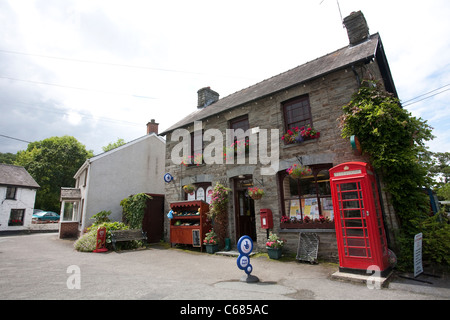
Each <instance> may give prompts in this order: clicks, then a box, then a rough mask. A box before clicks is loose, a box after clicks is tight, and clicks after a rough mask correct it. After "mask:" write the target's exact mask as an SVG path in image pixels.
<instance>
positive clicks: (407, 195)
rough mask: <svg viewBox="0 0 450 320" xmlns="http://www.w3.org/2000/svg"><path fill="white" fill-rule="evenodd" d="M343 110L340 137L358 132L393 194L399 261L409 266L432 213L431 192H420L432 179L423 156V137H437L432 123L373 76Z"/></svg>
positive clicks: (362, 143) (427, 139)
mask: <svg viewBox="0 0 450 320" xmlns="http://www.w3.org/2000/svg"><path fill="white" fill-rule="evenodd" d="M343 110H344V114H343V115H342V116H341V117H340V118H339V119H338V120H339V121H340V127H341V129H342V137H344V138H350V136H352V135H355V136H357V137H358V139H359V141H360V143H361V147H362V150H363V152H364V153H366V154H368V155H369V156H370V161H371V163H372V165H373V167H374V169H375V170H376V171H377V173H379V174H380V175H381V176H382V178H383V181H384V183H385V185H386V189H387V191H388V192H389V193H390V194H391V196H392V205H393V207H394V209H395V212H396V214H397V216H398V218H399V220H400V224H401V226H400V234H399V235H397V237H396V238H397V239H396V240H398V247H399V249H400V252H399V253H400V254H399V262H403V263H404V264H406V265H408V264H410V263H411V262H412V258H411V257H412V250H413V245H412V243H413V239H414V234H416V233H418V228H417V222H418V221H422V220H424V219H425V218H426V217H427V214H428V212H429V203H427V196H426V195H425V194H424V193H423V192H422V191H421V187H425V186H427V185H428V184H429V182H430V181H429V180H428V178H427V171H428V167H427V166H426V165H425V164H424V163H423V162H421V161H419V159H420V156H421V154H422V153H424V152H425V151H426V146H425V142H426V141H429V140H431V139H433V135H432V128H431V127H430V126H429V125H428V124H427V122H426V121H424V120H422V119H421V118H419V119H418V118H415V117H413V116H412V115H411V113H409V112H408V111H407V110H406V109H404V108H402V106H401V104H400V101H399V100H398V99H397V98H396V97H394V96H393V95H392V94H390V93H388V92H386V91H385V90H383V89H382V88H381V86H380V85H379V84H378V83H376V82H373V81H366V82H364V83H363V84H362V86H361V87H360V89H359V91H358V92H357V93H355V94H354V95H353V97H352V100H351V101H350V103H348V104H347V105H346V106H344V107H343Z"/></svg>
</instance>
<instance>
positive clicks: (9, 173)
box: [0, 163, 40, 189]
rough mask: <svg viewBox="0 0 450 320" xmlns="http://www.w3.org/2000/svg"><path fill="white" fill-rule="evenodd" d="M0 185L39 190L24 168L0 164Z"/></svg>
mask: <svg viewBox="0 0 450 320" xmlns="http://www.w3.org/2000/svg"><path fill="white" fill-rule="evenodd" d="M0 185H7V186H14V187H25V188H36V189H37V188H40V186H39V185H38V184H37V182H36V181H35V180H34V179H33V177H32V176H31V175H30V174H29V173H28V171H27V170H26V169H25V168H24V167H19V166H14V165H12V164H3V163H0Z"/></svg>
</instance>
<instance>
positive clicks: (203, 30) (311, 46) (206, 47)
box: [0, 0, 450, 152]
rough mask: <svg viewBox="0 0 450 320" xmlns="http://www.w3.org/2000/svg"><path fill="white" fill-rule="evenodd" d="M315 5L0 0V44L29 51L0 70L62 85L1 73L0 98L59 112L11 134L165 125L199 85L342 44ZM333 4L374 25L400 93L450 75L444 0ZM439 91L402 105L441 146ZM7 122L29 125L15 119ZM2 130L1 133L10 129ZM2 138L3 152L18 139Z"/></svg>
mask: <svg viewBox="0 0 450 320" xmlns="http://www.w3.org/2000/svg"><path fill="white" fill-rule="evenodd" d="M320 3H321V1H320V0H317V1H308V2H305V1H301V2H300V1H294V0H286V1H282V2H277V3H275V2H273V1H267V0H260V1H255V0H246V1H237V0H230V1H226V2H217V1H207V0H192V1H181V0H170V1H144V0H129V1H126V2H125V1H123V0H108V1H107V0H91V1H82V0H66V1H59V0H35V1H28V0H27V1H25V0H10V1H7V0H0V9H1V10H0V17H1V18H2V21H4V26H2V29H1V30H0V36H1V37H2V39H3V40H4V41H3V45H2V46H0V50H9V51H17V52H23V53H28V54H31V55H19V54H11V53H10V54H7V53H2V52H1V51H0V66H1V67H2V69H1V70H2V71H0V76H10V77H14V78H17V79H24V80H33V81H36V82H46V83H53V84H59V85H61V86H60V87H57V86H49V85H42V84H41V85H38V84H31V83H28V84H27V83H19V82H17V81H4V79H0V81H1V84H2V85H6V86H7V88H8V89H9V90H4V91H2V90H0V102H3V101H5V100H7V99H9V100H11V99H17V101H22V102H26V103H28V104H29V105H35V106H36V105H39V106H40V107H41V108H48V109H51V108H57V111H58V110H59V112H60V113H56V112H49V113H48V114H51V115H52V117H51V120H52V126H51V127H50V126H45V123H46V119H45V118H41V117H39V116H40V112H37V113H36V117H34V120H33V121H34V123H33V125H37V126H40V128H41V130H40V131H39V133H38V134H35V132H37V131H34V130H31V129H30V131H27V130H21V132H20V133H21V134H23V135H24V136H21V138H23V139H25V140H27V139H31V140H33V139H36V138H38V139H43V138H45V137H46V135H47V136H51V135H63V134H71V135H74V136H75V137H76V138H77V139H80V140H83V143H85V144H86V146H87V147H88V149H94V150H95V151H96V152H99V151H101V146H104V145H106V144H108V143H109V142H112V141H115V140H117V138H118V137H120V138H124V139H125V140H126V141H129V140H132V139H134V138H137V137H139V136H141V135H143V134H145V124H146V123H147V122H148V121H149V120H150V119H156V121H157V122H159V123H160V130H163V129H165V128H167V127H169V126H170V125H172V124H173V123H175V122H176V121H178V120H179V119H181V118H182V117H183V116H185V115H187V114H189V113H191V112H192V111H194V110H195V108H196V100H197V90H198V89H200V88H202V87H205V86H211V87H212V88H213V89H214V90H216V91H218V92H219V93H220V95H221V97H224V96H226V95H229V94H231V93H233V92H235V91H238V90H241V89H243V88H246V87H248V86H250V85H252V84H255V83H256V82H259V81H262V80H264V79H266V78H269V77H272V76H274V75H276V74H279V73H281V72H284V71H286V70H288V69H291V68H294V67H296V66H298V65H300V64H303V63H305V62H306V61H309V60H312V59H315V58H317V57H319V56H322V55H324V54H327V53H329V52H332V51H334V50H336V49H338V48H341V47H343V46H345V45H347V43H348V40H347V34H346V30H345V29H344V28H343V27H342V24H341V21H340V15H339V11H338V6H337V3H336V1H334V0H325V1H324V2H322V4H320ZM319 4H320V5H319ZM339 4H340V8H341V11H342V15H343V16H347V15H348V14H349V13H350V12H352V11H356V10H362V11H363V13H364V15H365V17H366V20H367V21H368V24H369V27H370V31H371V32H372V33H374V32H380V34H381V37H382V40H383V44H384V47H385V51H386V54H387V57H388V60H389V64H390V67H391V71H392V74H393V77H394V81H395V84H396V87H397V89H398V92H399V95H400V98H401V99H403V100H405V99H410V98H413V97H415V96H417V95H420V94H423V93H425V92H428V91H430V90H433V89H435V88H437V87H439V86H442V85H445V84H447V83H450V76H449V75H450V72H448V68H449V67H450V65H449V63H448V59H447V57H448V56H449V55H450V40H449V38H448V36H447V31H448V30H450V20H449V19H448V18H447V17H448V16H450V5H449V4H448V1H445V0H440V1H438V0H430V1H427V2H426V3H424V2H422V1H418V0H413V1H408V2H404V1H387V0H379V1H376V2H373V1H372V2H369V1H356V0H339ZM35 54H38V55H41V56H36V55H35ZM42 55H45V56H48V57H47V58H45V57H42ZM50 57H62V58H65V59H54V58H50ZM76 60H84V61H94V62H95V61H98V62H101V63H106V64H100V63H86V62H82V61H76ZM113 64H115V65H113ZM124 65H128V66H141V68H139V67H138V68H132V67H125V66H124ZM156 69H164V70H170V71H162V70H159V71H158V70H156ZM68 87H76V88H84V89H87V90H77V89H73V88H68ZM8 91H11V92H16V93H17V94H16V95H15V96H11V94H7V93H6V92H8ZM137 96H145V97H151V98H154V99H146V98H138V97H137ZM447 98H448V95H446V94H442V95H441V96H439V97H436V99H429V100H426V101H424V102H423V103H418V104H414V105H411V106H410V107H408V110H410V111H411V112H412V113H413V114H414V115H416V116H421V117H423V118H425V119H430V124H431V125H432V126H435V127H436V132H435V134H436V135H438V137H439V139H440V140H438V141H440V143H439V144H435V145H433V147H432V148H435V147H437V146H438V145H439V146H443V145H446V144H445V143H444V142H443V141H442V139H444V140H445V139H447V141H448V130H449V129H447V127H448V126H446V124H444V123H442V121H439V119H441V118H446V117H447V119H448V114H449V111H448V110H447V106H446V100H448V99H447ZM50 102H51V103H50ZM45 103H47V105H45ZM43 104H44V105H43ZM1 108H2V106H1V104H0V109H1ZM3 108H4V107H3ZM17 108H18V111H20V114H22V111H23V110H22V109H21V108H19V107H17ZM22 108H25V107H23V106H22ZM29 108H31V109H32V107H29ZM0 111H3V110H0ZM61 111H62V112H61ZM57 117H59V122H60V123H58V122H55V121H54V120H56V119H57ZM105 118H108V119H115V120H117V121H105ZM5 121H6V120H5ZM7 121H8V122H17V123H22V124H23V126H24V127H28V128H29V127H30V124H28V125H26V124H25V123H24V122H23V119H18V118H16V117H13V115H11V116H10V117H9V118H8V120H7ZM120 121H122V122H121V123H120ZM447 123H448V122H447ZM139 124H142V126H139ZM3 128H6V127H2V129H3ZM44 128H45V129H44ZM5 130H6V129H5ZM8 130H12V131H8V132H3V133H4V134H9V135H11V136H14V134H15V133H17V134H18V133H19V132H18V131H14V130H13V129H11V128H10V127H8ZM0 133H1V132H0ZM27 133H28V134H30V136H27ZM0 143H2V144H1V145H0V146H2V147H3V146H6V145H8V146H9V147H8V148H9V149H8V150H13V149H14V148H16V151H17V148H22V147H23V145H20V144H15V142H13V141H6V142H5V141H4V140H2V141H0ZM0 152H5V151H3V150H0Z"/></svg>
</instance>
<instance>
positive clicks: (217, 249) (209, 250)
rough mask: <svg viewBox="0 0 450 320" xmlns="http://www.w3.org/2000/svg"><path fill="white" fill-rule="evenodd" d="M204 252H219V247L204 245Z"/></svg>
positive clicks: (216, 245)
mask: <svg viewBox="0 0 450 320" xmlns="http://www.w3.org/2000/svg"><path fill="white" fill-rule="evenodd" d="M205 247H206V252H207V253H209V254H213V253H216V252H217V251H219V245H218V244H205Z"/></svg>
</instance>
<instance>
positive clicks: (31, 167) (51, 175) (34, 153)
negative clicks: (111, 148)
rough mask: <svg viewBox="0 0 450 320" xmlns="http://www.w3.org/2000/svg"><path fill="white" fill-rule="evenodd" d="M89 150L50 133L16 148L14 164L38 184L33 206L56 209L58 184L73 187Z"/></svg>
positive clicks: (76, 142) (57, 206)
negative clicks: (18, 149) (24, 146)
mask: <svg viewBox="0 0 450 320" xmlns="http://www.w3.org/2000/svg"><path fill="white" fill-rule="evenodd" d="M92 156H93V153H92V151H87V150H86V147H85V146H84V145H83V144H81V143H80V142H78V140H77V139H75V138H74V137H71V136H63V137H52V138H48V139H44V140H42V141H36V142H32V143H30V144H28V147H27V150H25V151H19V152H18V153H17V158H16V161H15V163H14V164H16V165H20V166H23V167H25V169H26V170H27V171H28V172H29V173H30V175H31V176H32V177H33V178H34V179H35V180H36V182H37V183H38V184H39V185H40V186H41V187H40V189H39V190H38V191H37V193H36V203H35V207H36V208H40V209H44V210H51V211H56V212H59V207H60V200H59V198H60V192H61V191H60V190H61V187H73V186H74V184H75V180H74V178H73V176H74V175H75V173H76V172H77V171H78V169H79V168H80V167H81V165H82V164H83V163H84V162H85V161H86V159H88V158H90V157H92Z"/></svg>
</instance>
